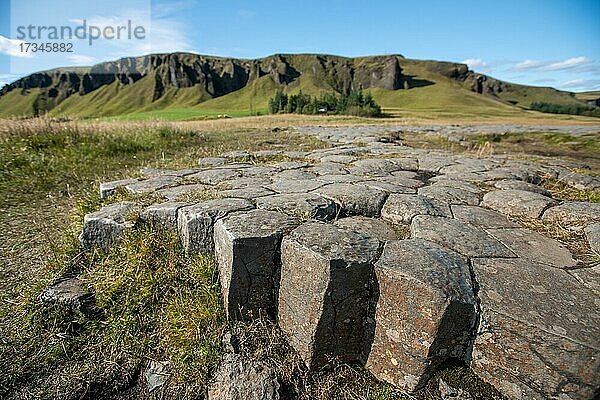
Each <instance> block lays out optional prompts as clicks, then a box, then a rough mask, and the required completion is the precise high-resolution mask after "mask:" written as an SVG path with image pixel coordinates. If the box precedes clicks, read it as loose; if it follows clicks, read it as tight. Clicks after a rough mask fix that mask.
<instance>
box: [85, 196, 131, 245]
mask: <svg viewBox="0 0 600 400" xmlns="http://www.w3.org/2000/svg"><path fill="white" fill-rule="evenodd" d="M138 211H139V210H138V208H137V207H136V205H135V204H134V203H132V202H128V201H124V202H121V203H114V204H109V205H107V206H105V207H103V208H102V209H100V210H99V211H96V212H93V213H90V214H87V215H86V216H85V217H84V219H83V230H82V232H81V234H80V235H79V241H80V243H81V247H82V248H84V249H86V250H89V249H91V248H94V247H95V248H98V249H101V250H108V249H109V248H110V247H111V246H112V245H114V244H115V243H117V242H119V241H120V240H121V239H122V238H123V235H124V234H125V232H126V231H127V230H128V229H131V228H132V227H133V225H134V221H131V220H129V219H128V217H129V216H130V214H134V213H137V212H138Z"/></svg>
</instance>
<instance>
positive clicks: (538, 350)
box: [472, 258, 600, 399]
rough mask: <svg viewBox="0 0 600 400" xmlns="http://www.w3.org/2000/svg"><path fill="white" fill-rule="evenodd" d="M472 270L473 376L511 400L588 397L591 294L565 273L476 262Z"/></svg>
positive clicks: (511, 262)
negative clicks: (475, 287) (476, 310)
mask: <svg viewBox="0 0 600 400" xmlns="http://www.w3.org/2000/svg"><path fill="white" fill-rule="evenodd" d="M473 271H474V275H475V277H476V280H477V282H478V284H479V292H478V295H479V298H480V302H481V312H482V316H481V322H480V325H479V334H478V336H477V339H476V341H475V345H474V351H473V362H472V368H473V369H474V371H475V372H476V373H477V374H478V375H479V376H480V377H482V378H483V379H484V380H486V381H488V382H490V383H491V384H493V385H494V386H495V387H496V388H498V389H499V390H500V391H501V392H502V393H503V394H504V395H506V396H507V397H509V398H514V399H532V398H535V399H546V398H560V399H588V398H592V397H593V393H594V390H596V389H597V384H598V382H599V381H600V314H599V313H598V308H599V307H600V300H598V297H597V295H596V294H594V293H593V292H591V291H590V290H588V289H587V288H585V287H583V286H582V285H581V284H580V282H578V281H577V280H576V279H574V278H573V277H572V276H570V275H569V274H568V273H567V272H566V271H564V270H560V269H557V268H551V267H548V266H545V265H541V264H536V263H534V262H531V261H530V260H525V259H520V258H519V259H475V260H473ZM557 290H559V292H557Z"/></svg>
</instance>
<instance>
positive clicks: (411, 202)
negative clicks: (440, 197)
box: [381, 194, 452, 224]
mask: <svg viewBox="0 0 600 400" xmlns="http://www.w3.org/2000/svg"><path fill="white" fill-rule="evenodd" d="M417 215H435V216H443V217H449V216H451V215H452V214H451V212H450V208H449V207H448V205H447V204H443V203H440V202H439V201H437V200H435V199H431V198H428V197H425V196H420V195H413V194H391V195H390V196H389V197H388V199H387V200H386V202H385V204H384V205H383V209H382V210H381V217H382V218H383V219H384V220H386V221H389V222H391V223H394V224H400V223H410V222H411V221H412V219H413V218H414V217H415V216H417Z"/></svg>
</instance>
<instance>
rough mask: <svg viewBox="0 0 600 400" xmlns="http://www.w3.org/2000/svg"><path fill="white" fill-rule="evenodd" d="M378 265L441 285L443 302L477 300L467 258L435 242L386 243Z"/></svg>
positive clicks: (437, 286) (436, 285) (416, 240)
mask: <svg viewBox="0 0 600 400" xmlns="http://www.w3.org/2000/svg"><path fill="white" fill-rule="evenodd" d="M375 267H376V268H385V269H386V270H387V273H388V274H399V275H402V276H404V277H406V278H407V279H412V280H414V281H415V283H417V284H420V285H425V286H431V287H435V288H439V289H440V290H442V291H443V293H441V294H440V297H441V298H442V299H443V300H442V301H444V300H446V299H448V300H453V301H459V302H463V303H474V302H475V295H474V291H473V284H472V283H471V275H470V272H469V265H468V263H467V259H466V258H465V257H462V256H461V255H460V254H458V253H455V252H453V251H451V250H448V249H447V248H444V247H442V246H439V245H437V244H435V243H432V242H429V241H426V240H421V239H410V240H394V241H390V242H387V243H386V244H385V247H384V249H383V253H382V254H381V258H380V259H379V260H378V261H377V263H376V264H375Z"/></svg>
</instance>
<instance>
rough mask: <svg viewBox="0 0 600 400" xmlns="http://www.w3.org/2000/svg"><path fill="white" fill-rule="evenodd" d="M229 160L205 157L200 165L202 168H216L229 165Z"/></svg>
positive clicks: (199, 162) (200, 160) (199, 161)
mask: <svg viewBox="0 0 600 400" xmlns="http://www.w3.org/2000/svg"><path fill="white" fill-rule="evenodd" d="M227 162H228V160H227V159H226V158H223V157H203V158H201V159H199V160H198V165H199V166H201V167H214V166H216V165H223V164H227Z"/></svg>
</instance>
